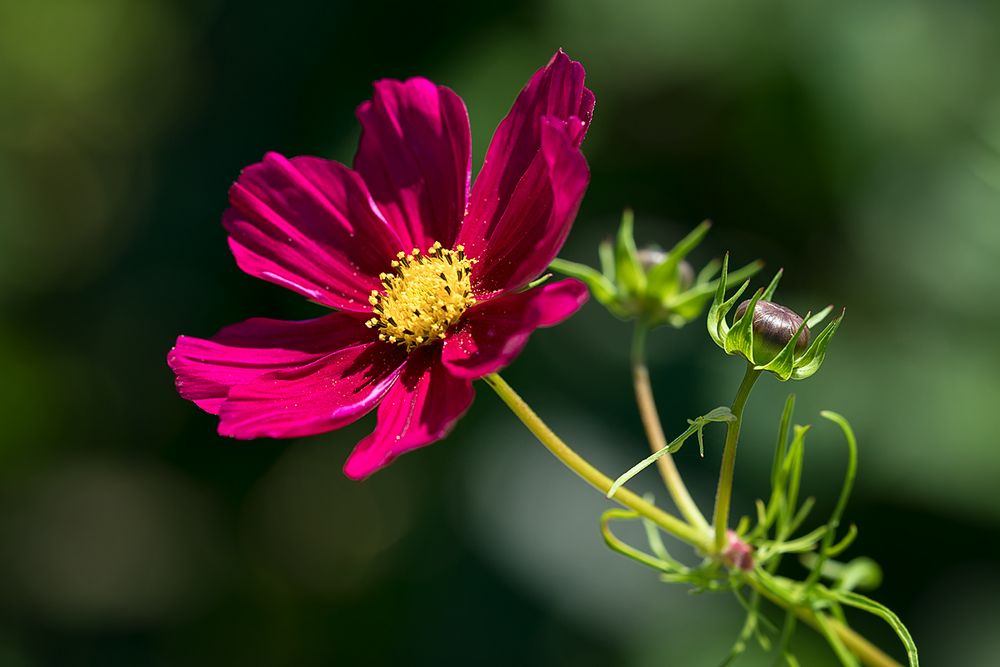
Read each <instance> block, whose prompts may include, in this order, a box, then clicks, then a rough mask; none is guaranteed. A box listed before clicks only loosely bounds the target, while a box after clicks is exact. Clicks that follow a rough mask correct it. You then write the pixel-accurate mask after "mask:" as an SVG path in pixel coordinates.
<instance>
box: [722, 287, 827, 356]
mask: <svg viewBox="0 0 1000 667" xmlns="http://www.w3.org/2000/svg"><path fill="white" fill-rule="evenodd" d="M749 306H750V300H749V299H747V300H746V301H744V302H743V303H741V304H740V305H739V306H737V307H736V315H735V320H739V319H740V318H741V317H743V314H744V313H746V312H747V308H748V307H749ZM751 327H752V329H753V356H754V362H755V363H757V364H760V365H763V364H766V363H768V362H769V361H771V360H772V359H774V357H775V356H777V354H778V353H779V352H781V350H782V348H784V347H785V345H787V344H788V341H790V340H791V339H792V336H794V335H795V332H796V331H798V330H799V327H802V331H801V332H800V333H799V338H798V340H797V341H795V354H796V355H800V354H802V353H803V352H805V351H806V348H808V347H809V327H806V326H802V318H801V317H799V316H798V315H797V314H796V313H795V311H793V310H791V309H790V308H786V307H784V306H782V305H781V304H777V303H773V302H771V301H764V300H763V299H761V300H759V301H758V302H757V306H756V307H755V308H754V311H753V321H752V323H751Z"/></svg>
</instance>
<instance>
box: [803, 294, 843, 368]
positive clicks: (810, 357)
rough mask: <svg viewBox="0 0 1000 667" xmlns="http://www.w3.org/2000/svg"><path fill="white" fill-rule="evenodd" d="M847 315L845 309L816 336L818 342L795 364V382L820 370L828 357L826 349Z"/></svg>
mask: <svg viewBox="0 0 1000 667" xmlns="http://www.w3.org/2000/svg"><path fill="white" fill-rule="evenodd" d="M846 314H847V309H846V308H844V309H843V310H842V311H840V315H838V316H837V317H836V318H834V319H833V321H831V322H830V323H829V324H827V325H826V328H825V329H823V331H822V332H821V333H820V335H818V336H816V340H814V341H813V342H812V345H810V346H809V349H807V350H806V351H805V352H804V353H803V355H802V356H801V357H799V359H798V361H797V363H796V364H795V366H796V367H795V369H794V370H793V371H792V376H791V377H792V379H793V380H804V379H806V378H807V377H810V376H812V375H814V374H815V373H816V371H818V370H819V367H820V366H822V365H823V359H824V358H825V357H826V348H827V346H828V345H829V344H830V339H831V338H833V334H835V333H836V332H837V327H839V326H840V323H841V321H843V319H844V315H846Z"/></svg>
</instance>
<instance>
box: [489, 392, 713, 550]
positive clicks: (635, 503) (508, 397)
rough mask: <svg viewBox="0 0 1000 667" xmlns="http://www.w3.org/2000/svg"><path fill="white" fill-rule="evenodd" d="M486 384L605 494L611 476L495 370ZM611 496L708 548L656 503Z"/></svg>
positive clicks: (624, 494) (625, 493)
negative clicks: (572, 446)
mask: <svg viewBox="0 0 1000 667" xmlns="http://www.w3.org/2000/svg"><path fill="white" fill-rule="evenodd" d="M483 380H485V381H486V383H487V384H488V385H490V387H491V388H492V389H493V391H495V392H496V393H497V395H498V396H500V399H501V400H502V401H503V402H504V403H506V404H507V407H509V408H510V409H511V411H512V412H513V413H514V414H515V415H517V417H518V419H520V420H521V422H522V423H523V424H524V425H525V426H527V427H528V430H529V431H531V432H532V433H533V434H534V436H535V437H536V438H538V440H539V442H541V443H542V444H543V445H545V447H546V448H547V449H548V450H549V451H550V452H552V454H554V455H555V457H556V458H557V459H559V460H560V461H562V462H563V463H564V464H565V465H566V467H567V468H569V469H570V470H572V471H573V472H575V473H576V474H577V475H579V476H580V477H582V478H583V479H584V481H585V482H587V483H588V484H590V485H591V486H593V487H594V488H596V489H597V490H598V491H600V492H601V493H604V494H607V492H608V491H609V490H610V489H611V485H612V484H613V483H614V480H612V479H611V478H610V477H608V476H607V475H605V474H604V473H602V472H601V471H600V470H598V469H597V468H595V467H594V466H592V465H590V463H588V462H587V461H586V459H584V458H583V457H582V456H580V455H579V454H577V453H576V452H574V451H573V450H572V449H570V447H569V445H567V444H566V443H565V442H563V441H562V439H560V438H559V436H557V435H556V434H555V433H553V432H552V429H550V428H549V427H548V425H547V424H546V423H545V422H543V421H542V420H541V419H540V418H539V417H538V415H536V414H535V411H534V410H532V409H531V407H530V406H528V404H527V403H525V402H524V399H522V398H521V397H520V396H519V395H518V394H517V392H515V391H514V389H513V388H511V386H510V385H509V384H507V382H506V381H504V379H503V378H502V377H500V376H499V375H497V374H496V373H493V374H491V375H487V376H486V377H484V378H483ZM613 499H614V500H615V501H616V502H618V503H619V504H621V505H624V506H625V507H627V508H629V509H631V510H634V511H635V512H637V513H639V514H640V515H642V516H644V517H646V518H647V519H649V520H650V521H652V522H653V523H655V524H656V525H657V526H659V527H660V528H662V529H663V530H665V531H666V532H668V533H670V534H671V535H674V536H675V537H678V538H680V539H681V540H684V541H685V542H687V543H688V544H691V545H693V546H695V547H697V548H698V549H701V550H702V551H707V550H708V549H709V548H710V547H711V540H710V538H709V536H708V535H706V534H705V533H703V532H702V531H700V530H698V529H696V528H693V527H691V526H689V525H688V524H686V523H685V522H683V521H681V520H680V519H678V518H677V517H675V516H674V515H672V514H669V513H667V512H664V511H663V510H661V509H660V508H659V507H657V506H656V505H653V504H652V503H649V502H647V501H645V500H643V499H642V498H640V497H639V496H637V495H636V494H635V493H633V492H631V491H629V490H628V489H626V488H621V489H618V490H617V491H616V492H615V495H614V497H613Z"/></svg>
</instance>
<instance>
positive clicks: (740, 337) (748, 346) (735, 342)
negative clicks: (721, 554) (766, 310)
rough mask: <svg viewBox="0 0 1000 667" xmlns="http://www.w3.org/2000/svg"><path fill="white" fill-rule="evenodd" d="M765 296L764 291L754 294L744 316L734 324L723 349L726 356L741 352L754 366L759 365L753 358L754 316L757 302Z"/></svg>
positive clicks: (760, 290)
mask: <svg viewBox="0 0 1000 667" xmlns="http://www.w3.org/2000/svg"><path fill="white" fill-rule="evenodd" d="M763 296H764V290H762V289H759V290H757V291H756V292H754V295H753V297H751V299H750V304H749V305H748V306H747V309H746V311H744V313H743V316H742V317H740V319H738V320H736V321H735V322H733V326H732V328H731V329H729V335H728V336H726V344H725V346H724V347H723V349H724V350H725V351H726V354H733V353H735V352H739V353H740V354H742V355H743V356H744V357H746V359H747V361H749V362H750V363H752V364H756V363H757V362H756V361H755V360H754V358H753V314H754V310H756V308H757V302H758V301H760V300H761V298H762V297H763Z"/></svg>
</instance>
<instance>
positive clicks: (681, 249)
mask: <svg viewBox="0 0 1000 667" xmlns="http://www.w3.org/2000/svg"><path fill="white" fill-rule="evenodd" d="M711 227H712V223H711V222H709V221H708V220H705V221H704V222H702V223H701V224H700V225H698V226H697V227H695V228H694V229H693V230H691V232H690V233H689V234H688V235H687V236H685V237H684V238H682V239H681V240H680V241H678V242H677V244H676V245H675V246H674V247H673V248H671V249H670V250H669V251H667V257H666V259H664V260H663V261H662V262H661V263H660V264H658V265H656V266H654V267H653V268H652V269H650V271H649V273H648V274H646V280H647V285H646V292H647V293H648V294H649V295H650V296H651V297H653V298H654V299H657V300H659V301H663V300H664V299H665V298H668V297H669V296H672V295H674V294H676V293H677V291H678V289H679V288H680V281H679V276H680V273H679V268H680V264H681V260H683V259H684V258H685V257H687V255H688V253H690V252H691V251H692V250H694V249H695V247H697V245H698V244H699V243H701V240H702V239H703V238H705V234H707V233H708V230H709V229H710V228H711Z"/></svg>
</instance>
